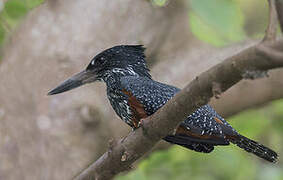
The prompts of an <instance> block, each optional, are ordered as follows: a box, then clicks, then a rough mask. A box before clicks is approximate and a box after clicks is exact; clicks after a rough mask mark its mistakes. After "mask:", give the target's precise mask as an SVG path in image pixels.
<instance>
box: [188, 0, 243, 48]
mask: <svg viewBox="0 0 283 180" xmlns="http://www.w3.org/2000/svg"><path fill="white" fill-rule="evenodd" d="M190 2H191V4H190V5H191V6H190V7H191V11H190V12H189V20H190V26H191V30H192V32H193V34H194V35H195V36H196V37H198V38H199V39H201V40H203V41H205V42H208V43H210V44H212V45H215V46H223V45H226V44H229V43H232V42H237V41H240V40H243V39H244V38H245V33H244V30H243V24H244V17H243V13H242V11H241V9H240V8H239V6H238V4H237V3H235V2H234V1H233V0H191V1H190Z"/></svg>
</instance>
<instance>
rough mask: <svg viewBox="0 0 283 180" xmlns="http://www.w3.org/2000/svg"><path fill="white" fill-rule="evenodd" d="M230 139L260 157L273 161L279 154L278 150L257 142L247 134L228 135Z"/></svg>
mask: <svg viewBox="0 0 283 180" xmlns="http://www.w3.org/2000/svg"><path fill="white" fill-rule="evenodd" d="M228 139H229V140H230V142H232V143H234V144H236V145H237V146H239V147H240V148H242V149H244V150H245V151H247V152H250V153H253V154H255V155H256V156H258V157H260V158H263V159H265V160H267V161H269V162H273V163H275V162H276V161H277V158H278V155H277V153H276V152H274V151H273V150H271V149H269V148H268V147H265V146H263V145H262V144H259V143H257V142H256V141H253V140H251V139H249V138H246V137H245V136H242V135H237V136H232V137H228Z"/></svg>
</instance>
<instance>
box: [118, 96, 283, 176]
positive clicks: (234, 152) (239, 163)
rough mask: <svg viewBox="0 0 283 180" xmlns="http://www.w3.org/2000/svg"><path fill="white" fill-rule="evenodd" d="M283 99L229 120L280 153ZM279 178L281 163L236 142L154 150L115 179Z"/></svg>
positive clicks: (282, 135)
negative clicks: (208, 148)
mask: <svg viewBox="0 0 283 180" xmlns="http://www.w3.org/2000/svg"><path fill="white" fill-rule="evenodd" d="M282 119H283V101H282V100H278V101H275V102H273V103H271V104H270V105H268V106H266V107H263V108H261V109H254V110H248V111H245V112H242V113H240V114H238V115H236V116H234V117H231V118H230V119H228V121H229V122H230V124H231V125H232V126H233V127H234V128H235V129H237V130H238V131H239V132H241V134H243V135H245V136H247V137H250V138H253V139H255V140H257V141H259V142H261V143H263V144H265V145H266V146H269V147H272V149H274V150H275V151H277V152H278V153H279V154H283V143H282V137H283V121H282ZM132 179H135V180H159V179H160V180H171V179H174V180H185V179H191V180H227V179H229V180H243V179H249V180H253V179H256V180H265V179H269V180H282V179H283V162H282V160H281V161H280V159H279V163H277V164H271V163H268V162H266V161H264V160H261V159H259V158H258V157H256V156H254V155H252V154H250V153H247V152H245V151H243V150H242V149H240V148H238V147H237V146H235V145H230V146H219V147H216V148H215V150H214V151H213V152H212V153H209V154H203V153H197V152H193V151H190V150H187V149H185V148H182V147H179V146H172V147H171V148H169V149H168V150H166V151H161V152H155V153H153V154H151V156H150V157H149V158H148V159H146V160H143V161H142V162H141V163H139V164H138V167H137V169H136V170H134V171H132V172H130V173H129V174H127V175H125V176H123V175H121V176H119V177H117V178H116V180H132Z"/></svg>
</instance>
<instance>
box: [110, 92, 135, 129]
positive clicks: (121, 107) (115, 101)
mask: <svg viewBox="0 0 283 180" xmlns="http://www.w3.org/2000/svg"><path fill="white" fill-rule="evenodd" d="M108 99H109V101H110V104H111V106H112V108H113V109H114V111H115V112H116V114H117V115H118V116H119V117H120V118H121V119H122V120H123V121H124V122H126V123H127V124H128V125H129V126H131V127H134V124H133V122H132V120H131V119H132V111H131V108H130V106H129V105H128V102H127V100H126V99H124V98H121V97H117V96H113V95H112V96H111V95H109V96H108Z"/></svg>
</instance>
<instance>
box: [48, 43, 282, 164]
mask: <svg viewBox="0 0 283 180" xmlns="http://www.w3.org/2000/svg"><path fill="white" fill-rule="evenodd" d="M96 80H99V81H104V82H105V83H106V86H107V97H108V99H109V101H110V104H111V105H112V107H113V109H114V110H115V112H116V114H117V115H118V116H119V117H120V118H121V119H122V120H123V121H124V122H126V123H127V124H128V125H129V126H131V127H132V128H133V129H136V128H138V127H139V122H140V120H141V119H143V118H146V117H148V116H150V115H152V114H153V113H155V112H156V111H157V110H158V109H159V108H161V107H162V106H163V105H164V104H165V103H166V102H167V101H168V100H170V99H171V98H172V97H173V96H174V95H175V94H176V93H178V92H179V91H180V89H178V88H176V87H173V86H170V85H167V84H163V83H160V82H157V81H155V80H153V79H152V77H151V75H150V74H149V70H148V68H147V66H146V62H145V55H144V48H143V47H142V46H140V45H136V46H131V45H125V46H115V47H113V48H110V49H107V50H105V51H103V52H102V53H100V54H98V55H97V56H95V57H94V58H93V59H92V61H91V63H90V64H89V65H88V67H87V68H86V70H85V71H83V72H81V73H79V74H77V75H75V76H73V77H72V78H70V79H69V80H67V81H65V82H63V83H62V84H61V85H59V86H58V87H57V88H55V89H54V90H52V91H51V92H50V93H49V94H57V93H61V92H64V91H67V90H70V89H73V88H75V87H78V86H80V85H82V84H85V83H90V82H93V81H96ZM163 139H164V140H165V141H167V142H169V143H173V144H177V145H180V146H183V147H186V148H188V149H191V150H194V151H197V152H204V153H209V152H211V151H213V149H214V146H217V145H229V144H230V142H231V143H233V144H236V145H237V146H239V147H240V148H242V149H244V150H246V151H247V152H251V153H253V154H255V155H257V156H259V157H261V158H263V159H266V160H268V161H270V162H275V161H276V160H277V154H276V153H275V152H274V151H272V150H271V149H269V148H267V147H265V146H263V145H261V144H259V143H257V142H255V141H253V140H250V139H248V138H246V137H244V136H242V135H240V134H239V133H238V132H237V131H236V130H235V129H233V128H232V127H231V125H229V124H228V122H226V121H225V120H224V119H223V118H222V117H221V116H220V115H219V114H217V112H216V111H215V110H214V109H213V108H212V107H211V106H210V105H204V106H202V107H200V108H199V109H197V110H196V111H195V112H194V113H192V114H191V115H189V116H188V117H187V118H186V119H185V120H184V121H183V122H182V123H181V124H180V125H179V126H178V127H177V129H176V132H175V133H174V134H168V135H167V136H166V137H164V138H163Z"/></svg>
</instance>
